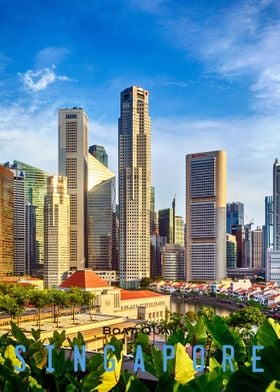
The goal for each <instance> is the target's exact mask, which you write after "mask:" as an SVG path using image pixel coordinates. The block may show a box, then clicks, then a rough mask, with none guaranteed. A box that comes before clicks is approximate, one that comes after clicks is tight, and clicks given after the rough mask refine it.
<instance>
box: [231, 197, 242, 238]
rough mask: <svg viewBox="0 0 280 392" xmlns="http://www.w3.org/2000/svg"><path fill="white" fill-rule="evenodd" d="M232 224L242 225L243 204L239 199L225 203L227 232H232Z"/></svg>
mask: <svg viewBox="0 0 280 392" xmlns="http://www.w3.org/2000/svg"><path fill="white" fill-rule="evenodd" d="M233 225H244V204H243V203H240V201H234V202H231V203H227V233H228V234H232V230H231V229H232V226H233Z"/></svg>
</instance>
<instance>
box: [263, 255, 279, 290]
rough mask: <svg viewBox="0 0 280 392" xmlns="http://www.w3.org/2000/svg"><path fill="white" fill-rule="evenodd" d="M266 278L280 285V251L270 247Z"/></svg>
mask: <svg viewBox="0 0 280 392" xmlns="http://www.w3.org/2000/svg"><path fill="white" fill-rule="evenodd" d="M266 280H269V281H274V282H277V283H278V285H280V251H279V250H273V249H268V251H267V263H266Z"/></svg>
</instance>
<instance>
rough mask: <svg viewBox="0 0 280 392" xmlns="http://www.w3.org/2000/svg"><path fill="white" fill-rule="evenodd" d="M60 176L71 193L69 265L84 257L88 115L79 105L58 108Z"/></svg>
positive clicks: (82, 263) (80, 264)
mask: <svg viewBox="0 0 280 392" xmlns="http://www.w3.org/2000/svg"><path fill="white" fill-rule="evenodd" d="M58 129H59V138H58V140H59V142H58V161H59V169H58V172H59V175H61V176H66V177H67V179H68V181H67V184H68V185H67V186H68V194H69V195H70V260H71V267H75V268H78V269H80V268H84V267H85V265H86V260H87V170H88V169H87V166H88V164H87V158H88V117H87V114H86V113H85V111H84V110H83V109H81V108H76V107H74V108H73V109H61V110H59V127H58Z"/></svg>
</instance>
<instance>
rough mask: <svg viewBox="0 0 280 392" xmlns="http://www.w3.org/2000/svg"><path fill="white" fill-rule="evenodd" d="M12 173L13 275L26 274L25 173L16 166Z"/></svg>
mask: <svg viewBox="0 0 280 392" xmlns="http://www.w3.org/2000/svg"><path fill="white" fill-rule="evenodd" d="M11 171H12V172H13V173H14V274H15V275H25V274H27V272H28V271H27V268H26V260H25V227H26V225H25V204H26V200H25V173H24V171H23V170H19V169H18V168H17V167H16V166H14V169H12V168H11Z"/></svg>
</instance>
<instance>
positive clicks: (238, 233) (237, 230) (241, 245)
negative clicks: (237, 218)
mask: <svg viewBox="0 0 280 392" xmlns="http://www.w3.org/2000/svg"><path fill="white" fill-rule="evenodd" d="M231 231H232V234H233V235H234V236H235V238H236V247H237V250H236V251H237V260H236V262H237V268H245V229H244V225H232V227H231Z"/></svg>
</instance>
